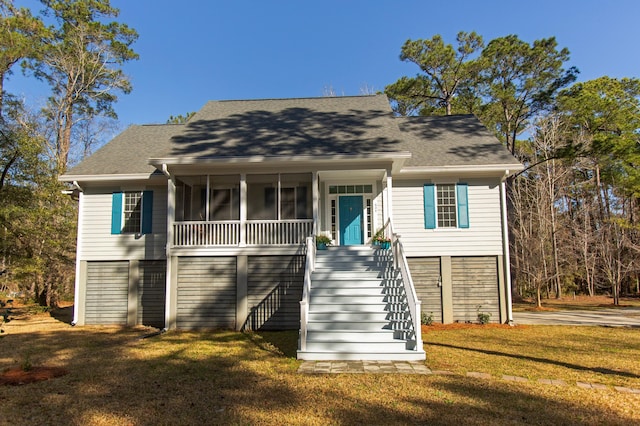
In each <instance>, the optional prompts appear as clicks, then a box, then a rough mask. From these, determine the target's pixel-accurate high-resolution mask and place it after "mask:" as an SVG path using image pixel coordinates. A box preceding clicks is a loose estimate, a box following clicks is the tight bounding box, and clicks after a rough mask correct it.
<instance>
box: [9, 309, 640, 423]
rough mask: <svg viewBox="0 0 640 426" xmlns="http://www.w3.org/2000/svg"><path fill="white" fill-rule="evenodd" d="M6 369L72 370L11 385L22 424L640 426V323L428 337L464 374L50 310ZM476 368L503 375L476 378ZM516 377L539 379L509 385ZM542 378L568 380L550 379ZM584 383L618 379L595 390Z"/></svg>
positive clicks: (283, 342)
mask: <svg viewBox="0 0 640 426" xmlns="http://www.w3.org/2000/svg"><path fill="white" fill-rule="evenodd" d="M5 330H6V333H5V334H4V337H2V338H0V369H6V368H9V367H15V366H20V365H23V364H25V360H27V359H28V360H29V363H30V364H32V365H33V366H39V365H49V366H57V367H64V368H65V369H66V370H67V371H68V374H66V375H64V376H62V377H59V378H54V379H51V380H48V381H43V382H39V383H32V384H28V385H21V386H0V423H7V424H9V423H11V424H77V425H80V424H82V425H94V424H104V425H107V424H108V425H113V424H123V425H124V424H126V425H147V424H154V425H155V424H167V425H169V424H171V425H174V424H304V425H309V424H354V425H355V424H358V425H360V424H452V425H453V424H456V425H462V424H464V425H469V424H470V425H474V424H477V425H484V424H514V423H515V424H521V423H525V424H526V423H529V424H634V423H635V424H637V423H638V422H640V412H639V411H638V410H637V407H639V406H640V395H638V394H629V393H621V392H617V391H615V390H614V389H613V388H612V387H611V386H610V385H614V384H615V385H621V386H628V387H634V388H640V365H639V364H638V362H637V360H638V359H640V331H639V330H633V329H610V328H597V327H576V328H572V327H562V328H559V327H543V326H538V327H534V326H529V327H516V328H497V327H483V328H481V327H475V328H468V329H436V328H433V329H430V330H427V332H426V333H425V344H426V347H425V349H426V351H427V354H428V355H427V366H428V367H430V368H431V369H434V370H449V371H452V372H453V373H456V374H454V375H427V376H425V375H396V374H393V375H391V374H389V375H383V374H378V375H373V374H352V375H303V374H299V373H297V372H296V370H297V368H298V366H299V362H298V361H297V360H295V359H294V358H292V355H293V352H294V350H295V339H296V333H264V334H258V335H245V334H241V333H236V332H229V331H221V332H169V333H165V334H161V335H158V336H155V337H150V338H146V339H141V337H142V336H143V335H144V334H146V333H148V331H149V330H144V329H121V328H118V327H75V328H73V327H70V326H69V325H67V324H66V323H64V322H61V321H58V320H55V319H54V318H52V317H50V316H48V315H47V314H38V315H32V316H30V317H28V318H23V319H19V320H14V321H12V322H10V323H9V324H7V325H6V326H5ZM469 371H478V372H486V373H490V374H491V375H492V376H493V378H491V379H488V380H487V379H476V378H471V377H466V376H465V374H466V373H467V372H469ZM503 374H508V375H517V376H522V377H526V378H527V379H530V380H529V381H527V382H524V383H520V382H509V381H505V380H503V379H502V378H501V376H502V375H503ZM538 378H554V379H561V380H565V381H566V382H567V383H568V384H567V385H566V386H553V385H545V384H541V383H538V382H537V379H538ZM575 381H585V382H598V383H603V384H607V385H609V387H608V388H607V389H605V390H586V389H582V388H579V387H577V386H575Z"/></svg>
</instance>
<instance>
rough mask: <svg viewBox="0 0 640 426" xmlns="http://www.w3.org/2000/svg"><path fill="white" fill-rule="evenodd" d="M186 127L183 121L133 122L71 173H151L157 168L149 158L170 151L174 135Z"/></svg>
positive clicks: (70, 171)
mask: <svg viewBox="0 0 640 426" xmlns="http://www.w3.org/2000/svg"><path fill="white" fill-rule="evenodd" d="M183 127H184V125H181V124H163V125H145V126H131V127H129V128H127V129H126V130H125V131H124V132H122V133H120V134H119V135H118V136H116V137H115V138H113V139H112V140H111V141H110V142H109V143H107V144H105V145H104V146H103V147H102V148H100V149H99V150H97V151H96V152H95V153H93V155H91V156H89V157H88V158H86V159H84V160H83V161H82V162H80V163H79V164H78V165H77V166H75V167H73V168H72V169H70V170H68V171H67V174H68V175H106V174H114V175H119V174H135V173H149V174H151V173H153V172H154V171H156V168H155V167H153V166H152V165H150V164H149V158H150V157H154V156H162V155H165V154H166V153H167V152H169V150H170V145H171V138H172V137H173V136H175V135H176V134H178V133H180V132H181V131H182V128H183Z"/></svg>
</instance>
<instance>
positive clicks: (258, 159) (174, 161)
mask: <svg viewBox="0 0 640 426" xmlns="http://www.w3.org/2000/svg"><path fill="white" fill-rule="evenodd" d="M408 158H411V153H410V152H407V151H402V152H370V153H367V154H331V155H279V156H266V155H252V156H246V157H166V158H151V159H149V164H151V165H152V166H155V167H156V168H161V167H162V165H163V164H166V165H167V166H172V165H189V164H200V165H202V164H230V163H233V164H252V163H278V162H291V161H295V162H326V161H345V162H346V161H358V160H380V159H389V160H406V159H408Z"/></svg>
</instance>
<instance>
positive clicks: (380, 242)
mask: <svg viewBox="0 0 640 426" xmlns="http://www.w3.org/2000/svg"><path fill="white" fill-rule="evenodd" d="M372 240H373V245H374V246H380V248H383V249H389V248H391V240H390V239H389V238H387V237H385V236H384V229H382V228H380V229H378V231H376V233H375V235H374V236H373V238H372Z"/></svg>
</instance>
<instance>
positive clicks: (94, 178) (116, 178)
mask: <svg viewBox="0 0 640 426" xmlns="http://www.w3.org/2000/svg"><path fill="white" fill-rule="evenodd" d="M156 179H165V180H166V178H165V177H164V176H163V175H162V174H159V173H155V172H154V173H123V174H100V175H66V174H65V175H61V176H59V177H58V180H59V181H60V182H74V181H75V182H121V181H131V180H156Z"/></svg>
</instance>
